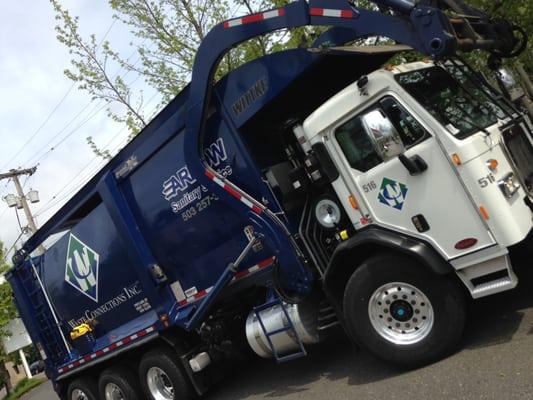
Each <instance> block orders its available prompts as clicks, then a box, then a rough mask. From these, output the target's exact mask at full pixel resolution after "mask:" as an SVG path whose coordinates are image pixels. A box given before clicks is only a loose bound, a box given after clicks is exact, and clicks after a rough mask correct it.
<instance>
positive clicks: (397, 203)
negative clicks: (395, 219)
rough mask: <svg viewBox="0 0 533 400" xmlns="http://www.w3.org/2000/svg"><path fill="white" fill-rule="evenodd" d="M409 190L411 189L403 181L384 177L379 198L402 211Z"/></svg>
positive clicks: (383, 202) (381, 201)
mask: <svg viewBox="0 0 533 400" xmlns="http://www.w3.org/2000/svg"><path fill="white" fill-rule="evenodd" d="M408 190H409V189H408V188H407V186H406V185H405V184H403V183H400V182H396V181H394V180H392V179H388V178H383V182H382V183H381V188H380V190H379V195H378V199H379V201H380V203H382V204H385V205H386V206H389V207H392V208H395V209H397V210H400V211H401V209H402V208H403V205H404V203H405V198H406V197H407V191H408Z"/></svg>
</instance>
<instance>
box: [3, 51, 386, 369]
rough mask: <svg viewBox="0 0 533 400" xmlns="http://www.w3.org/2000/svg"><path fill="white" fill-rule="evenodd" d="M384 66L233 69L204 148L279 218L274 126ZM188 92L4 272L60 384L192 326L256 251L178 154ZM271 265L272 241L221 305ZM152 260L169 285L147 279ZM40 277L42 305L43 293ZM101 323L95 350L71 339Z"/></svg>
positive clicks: (282, 60) (231, 213)
mask: <svg viewBox="0 0 533 400" xmlns="http://www.w3.org/2000/svg"><path fill="white" fill-rule="evenodd" d="M385 59H386V58H384V57H383V56H381V57H369V56H363V58H361V56H324V55H319V54H312V53H310V52H308V51H306V50H290V51H285V52H282V53H277V54H273V55H269V56H266V57H263V58H261V59H258V60H256V61H254V62H252V63H249V64H247V65H245V66H243V67H241V68H239V69H238V70H236V71H234V72H233V73H231V74H230V75H228V76H227V77H226V78H224V79H223V80H222V81H220V82H219V83H218V84H217V85H216V87H215V90H214V96H213V102H212V105H211V110H210V113H209V117H208V120H207V126H206V132H207V133H206V138H205V141H204V155H205V157H206V159H207V161H208V163H209V164H210V166H211V167H212V168H214V169H215V170H216V171H218V172H219V173H221V174H223V175H224V176H226V177H231V179H232V181H234V182H235V183H237V184H238V185H239V187H240V188H242V189H244V191H246V192H247V193H249V194H250V195H251V196H253V197H254V198H258V199H262V202H263V203H264V204H268V206H269V208H270V209H271V210H272V211H274V212H279V211H282V210H281V208H280V206H279V203H278V199H277V198H276V197H275V194H274V193H273V191H272V190H271V189H270V188H269V186H267V185H266V184H265V182H264V179H263V178H264V174H263V172H264V171H263V169H264V168H265V167H266V166H269V165H273V164H276V163H277V162H282V161H283V160H284V155H283V154H279V150H277V147H276V146H275V145H274V144H275V143H274V142H275V140H278V139H276V135H275V134H274V133H275V132H274V129H276V127H279V125H280V124H281V123H282V122H283V120H284V119H286V118H288V117H290V116H291V115H293V114H294V112H295V111H296V114H297V115H298V113H300V114H301V115H302V116H303V115H306V114H308V113H309V112H311V111H312V109H313V108H315V107H317V106H318V105H319V104H320V103H321V102H323V101H324V100H325V99H327V98H328V97H329V96H331V95H333V94H334V93H335V92H336V91H338V90H340V89H341V88H342V87H344V86H345V85H347V84H349V83H350V82H352V81H353V80H355V79H357V77H358V76H360V75H361V74H362V73H363V72H366V71H369V70H372V69H374V68H376V67H378V66H379V65H380V63H382V62H383V61H384V60H385ZM317 73H318V74H323V75H324V76H326V75H327V76H330V77H332V76H335V78H331V79H330V80H329V81H327V80H323V81H321V82H317V81H316V79H311V78H312V77H313V76H315V77H316V76H317ZM188 90H189V89H188V88H186V89H185V90H184V91H183V92H182V93H181V94H180V95H179V96H177V97H176V99H174V100H173V101H172V102H171V103H170V104H169V105H168V106H167V107H166V108H165V109H164V110H163V111H162V112H161V113H160V114H159V115H158V116H157V117H156V118H155V119H154V120H153V121H152V122H151V123H150V124H149V125H148V126H147V127H146V128H145V129H144V130H143V132H141V133H140V135H139V136H138V137H137V138H135V140H133V141H132V143H130V144H129V145H128V146H127V147H126V148H125V149H123V150H122V151H121V152H120V154H118V155H117V156H116V157H115V158H114V159H113V160H112V161H110V163H109V164H108V165H107V166H106V167H105V168H104V169H103V170H102V171H101V172H100V173H99V174H98V175H97V176H96V177H95V178H94V179H93V180H92V181H91V182H89V183H88V184H87V185H86V186H85V187H84V188H83V189H82V190H81V191H80V192H79V193H78V194H76V195H75V196H74V198H73V199H72V200H71V201H69V203H68V204H67V205H65V206H64V207H63V208H62V209H61V210H60V211H59V212H58V213H57V215H55V216H54V217H53V218H52V219H51V220H50V221H48V222H47V224H46V225H45V226H43V227H42V228H41V229H40V231H39V232H37V234H36V235H34V236H33V238H32V239H31V245H34V244H36V243H40V242H41V241H43V240H45V239H47V238H48V237H49V236H51V235H53V234H61V235H62V236H61V238H60V239H59V240H58V241H57V242H56V243H55V244H54V245H52V246H51V247H50V248H49V249H48V250H47V251H46V253H45V254H44V255H42V256H38V257H35V258H33V259H31V260H28V261H26V262H24V263H21V264H20V265H18V266H17V267H16V268H15V269H14V270H13V271H12V272H11V273H10V276H9V281H10V283H11V284H12V286H13V288H14V291H15V295H16V299H17V304H18V308H19V310H20V314H21V317H22V318H23V320H24V322H25V323H26V326H27V327H28V330H29V332H30V335H31V336H32V339H33V341H34V343H38V345H39V346H40V347H42V349H43V350H44V351H45V353H46V355H47V373H48V375H49V376H51V377H53V378H58V379H60V378H62V377H63V376H67V375H68V373H69V372H70V371H72V370H74V369H76V368H81V367H83V364H87V365H88V364H89V363H90V362H93V360H94V362H95V361H97V360H98V358H100V357H106V355H107V354H108V353H109V354H111V353H110V351H118V350H120V349H118V348H119V347H122V346H124V347H125V346H126V344H128V345H129V344H130V343H133V342H136V341H137V342H138V341H141V340H144V339H145V338H149V337H151V336H153V335H157V333H158V332H160V331H162V330H164V329H167V328H169V327H172V326H178V327H182V328H183V327H186V322H187V320H188V318H190V316H191V313H193V312H194V310H195V309H196V307H197V305H198V303H199V302H200V301H201V299H202V298H203V297H205V295H206V294H207V293H208V292H209V290H210V288H212V287H213V285H215V283H216V282H217V280H218V279H219V277H220V276H221V275H222V273H223V272H224V270H225V269H226V267H227V266H228V264H229V263H231V262H233V261H234V260H235V259H236V257H237V256H238V255H239V253H240V252H241V251H242V249H243V248H244V247H245V246H246V244H247V243H248V240H249V234H250V232H253V218H260V217H259V216H257V215H255V216H251V215H246V214H242V213H238V212H237V211H235V210H234V209H233V208H230V207H228V206H227V205H226V204H225V203H223V202H222V201H220V200H219V198H218V197H217V196H216V195H214V194H212V193H211V192H209V191H208V190H207V189H206V188H205V187H204V186H202V185H200V184H198V183H197V177H195V176H193V175H191V173H190V171H189V170H188V168H187V165H186V164H185V162H184V154H183V152H184V149H183V147H184V146H183V138H184V135H183V131H184V119H185V113H186V110H187V107H186V105H187V98H188V94H189V93H188ZM304 90H307V94H306V96H303V91H304ZM274 100H276V101H274ZM277 159H279V160H277ZM250 214H252V213H250ZM287 218H288V223H289V224H291V226H292V227H293V229H294V231H295V232H296V231H297V224H292V222H291V215H290V214H288V215H287ZM251 220H252V223H251V222H250V221H251ZM147 254H149V256H147ZM277 256H278V254H277V251H276V244H275V243H270V242H265V243H263V244H261V246H260V247H257V246H256V248H255V249H254V251H253V252H252V253H251V254H250V255H249V256H248V257H246V258H245V260H244V261H243V263H242V264H241V266H240V267H239V271H238V272H237V274H236V276H235V278H234V279H233V281H232V282H231V284H230V285H228V287H227V288H226V289H225V290H224V293H222V296H221V297H222V298H224V296H228V295H229V294H232V293H235V292H236V291H238V290H241V289H242V288H245V287H249V286H253V285H256V284H260V285H262V286H265V285H267V284H268V282H269V281H271V280H272V279H273V277H272V270H273V263H274V262H275V261H277V260H276V257H277ZM152 260H155V262H156V264H157V265H158V266H159V267H160V268H162V270H163V271H164V274H165V277H164V279H159V278H157V277H154V274H153V273H151V268H152V267H153V263H152V262H151V261H152ZM280 262H281V263H283V264H284V266H285V265H286V266H287V268H285V269H284V271H285V272H283V273H285V274H287V275H286V276H282V278H284V279H285V281H286V282H288V284H287V285H288V286H289V287H290V285H291V284H294V285H296V286H294V287H295V288H297V287H298V286H297V285H299V283H298V282H301V281H304V282H307V284H309V285H310V284H312V277H311V275H305V274H302V272H301V271H302V270H301V269H299V268H300V267H299V266H298V261H297V260H296V259H295V260H280ZM293 265H294V266H295V267H294V268H293V269H292V270H291V267H292V266H293ZM33 271H35V272H36V273H37V274H35V273H34V272H33ZM37 275H38V278H39V279H40V280H41V282H42V284H43V286H44V287H45V288H46V294H47V296H46V295H45V293H43V292H42V291H40V290H38V284H39V279H36V276H37ZM156 275H157V274H156ZM47 297H48V298H47ZM48 303H49V305H50V306H51V307H52V308H53V310H54V311H55V314H56V317H57V320H58V321H57V323H56V321H55V319H54V315H53V314H52V312H51V311H50V308H49V307H47V305H48ZM161 316H165V317H164V318H163V320H164V323H163V322H162V318H161ZM93 319H95V320H96V321H97V325H96V328H95V331H94V335H93V337H92V338H91V340H93V341H92V342H90V343H89V344H88V346H83V347H80V346H79V345H77V344H76V343H74V342H73V341H72V340H71V339H70V336H69V335H70V332H71V331H72V330H73V328H75V327H77V326H78V325H80V324H82V323H85V322H87V321H90V320H93ZM56 325H57V326H59V327H60V328H59V329H57V328H56ZM60 331H61V332H60ZM62 336H63V337H64V338H65V339H63V337H62ZM65 341H66V342H67V343H65ZM117 343H118V345H117ZM67 348H68V350H67ZM87 349H88V350H90V351H88V350H87Z"/></svg>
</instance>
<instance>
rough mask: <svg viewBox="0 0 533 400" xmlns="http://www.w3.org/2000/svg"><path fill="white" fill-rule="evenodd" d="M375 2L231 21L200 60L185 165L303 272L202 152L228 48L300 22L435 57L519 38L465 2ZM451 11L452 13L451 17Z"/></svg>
mask: <svg viewBox="0 0 533 400" xmlns="http://www.w3.org/2000/svg"><path fill="white" fill-rule="evenodd" d="M375 3H376V4H377V5H378V6H379V8H380V10H381V11H370V10H366V9H360V8H358V7H356V2H355V1H354V0H350V1H348V0H309V1H306V0H298V1H295V2H293V3H290V4H288V5H287V6H285V7H283V8H279V9H276V10H271V11H267V12H262V13H258V14H254V15H249V16H246V17H242V18H236V19H232V20H229V21H226V22H224V23H221V24H219V25H217V26H216V27H215V28H213V29H212V30H211V32H210V33H209V34H208V35H207V36H206V38H205V39H204V41H203V43H202V45H201V46H200V48H199V50H198V54H197V57H196V60H195V64H194V69H193V75H192V82H191V86H190V92H189V93H190V95H189V103H188V106H189V109H188V117H187V121H186V132H185V141H184V147H185V160H186V162H187V166H188V168H189V170H190V172H191V174H192V175H193V176H195V177H197V179H198V183H201V184H202V185H204V186H205V187H207V188H209V189H210V190H211V191H212V192H214V193H216V194H217V195H218V196H219V197H220V198H221V199H222V200H223V201H225V202H226V203H227V204H228V205H230V206H231V207H233V208H235V209H237V211H238V212H242V213H249V215H250V219H251V220H252V221H254V222H255V223H256V228H257V231H258V232H260V233H262V234H263V236H264V237H265V240H267V241H268V240H269V239H270V240H271V241H273V242H274V243H275V244H276V246H274V247H275V248H276V251H277V252H278V259H279V261H280V265H282V266H283V265H284V260H289V262H288V263H286V264H288V265H290V268H292V269H293V271H295V273H296V274H300V275H301V276H303V277H305V268H303V266H302V265H301V263H300V262H299V260H297V259H295V257H294V254H299V249H298V247H297V245H296V244H295V242H294V241H293V239H292V238H291V237H290V234H289V231H288V229H287V228H286V227H285V225H284V224H283V222H282V221H281V220H280V219H279V218H278V216H277V215H276V214H274V213H273V212H271V211H270V210H269V209H268V208H267V207H266V206H265V205H264V204H262V202H261V201H259V200H257V199H254V198H252V197H251V196H249V195H248V194H247V193H245V192H244V191H243V190H241V189H240V188H239V187H238V186H237V185H235V184H234V183H233V182H230V181H229V180H228V179H226V178H225V177H224V176H222V175H221V174H219V173H217V171H215V170H213V169H212V168H211V167H210V166H209V165H208V164H207V162H206V160H205V158H204V155H203V151H202V149H203V147H204V146H203V138H204V131H205V125H206V119H207V117H206V116H207V110H208V108H209V106H210V103H211V94H212V93H211V91H212V88H213V82H214V81H213V79H214V74H215V72H216V70H217V67H218V65H219V63H220V61H221V59H222V57H223V56H224V55H225V54H226V52H228V51H229V50H230V49H231V48H232V47H234V46H236V45H238V44H239V43H242V42H244V41H246V40H249V39H252V38H254V37H257V36H260V35H263V34H266V33H269V32H273V31H276V30H280V29H288V28H295V27H302V26H331V27H336V28H344V29H350V30H353V32H354V35H353V36H354V38H365V37H369V36H374V35H379V36H385V37H388V38H391V39H393V40H395V41H397V42H400V43H403V44H405V45H408V46H410V47H412V48H413V49H415V50H418V51H419V52H421V53H424V54H427V55H429V56H432V57H435V58H443V57H447V56H452V55H454V54H455V53H456V52H457V51H458V50H464V51H471V50H473V49H486V50H489V51H492V52H499V53H500V54H501V55H502V56H505V55H509V54H510V53H512V52H513V51H514V48H515V47H516V45H517V43H518V42H519V41H518V40H517V39H516V38H515V36H514V31H515V28H514V27H512V26H511V25H510V24H505V23H501V22H498V23H493V22H491V20H490V18H489V17H487V16H485V15H484V14H483V13H482V12H480V11H478V10H475V9H473V8H471V7H468V6H466V5H465V4H464V3H463V2H462V0H419V1H418V2H417V3H416V4H415V3H414V2H412V1H410V0H375ZM446 12H448V14H447V13H446ZM450 13H451V15H455V16H453V17H450V16H448V15H449V14H450ZM235 198H237V199H238V200H239V201H235ZM306 279H307V278H304V279H303V281H306Z"/></svg>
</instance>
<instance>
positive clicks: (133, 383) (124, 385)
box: [98, 366, 143, 400]
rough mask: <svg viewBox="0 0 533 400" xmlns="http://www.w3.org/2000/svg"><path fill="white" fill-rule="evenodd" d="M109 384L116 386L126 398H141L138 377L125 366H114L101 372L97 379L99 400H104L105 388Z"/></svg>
mask: <svg viewBox="0 0 533 400" xmlns="http://www.w3.org/2000/svg"><path fill="white" fill-rule="evenodd" d="M109 384H114V385H116V386H118V388H119V389H120V392H121V393H122V395H123V397H124V399H126V400H143V396H142V393H141V385H139V379H138V377H137V375H136V374H135V373H134V372H133V371H132V370H130V369H129V368H128V367H126V366H114V367H111V368H109V369H106V370H105V371H104V372H102V374H101V375H100V379H99V380H98V392H99V393H100V399H101V400H105V398H106V397H105V390H106V386H107V385H109Z"/></svg>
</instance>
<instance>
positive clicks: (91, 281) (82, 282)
mask: <svg viewBox="0 0 533 400" xmlns="http://www.w3.org/2000/svg"><path fill="white" fill-rule="evenodd" d="M99 261H100V255H99V254H98V253H97V252H96V251H94V250H93V249H91V248H90V247H89V246H87V245H86V244H85V243H83V242H82V241H81V240H80V239H78V238H77V237H76V236H74V235H73V234H70V237H69V240H68V251H67V262H66V268H65V281H66V282H67V283H69V284H70V285H71V286H73V287H74V288H75V289H77V290H79V291H80V292H81V293H83V294H84V295H85V296H87V297H89V298H90V299H91V300H94V301H96V302H97V303H98V264H99Z"/></svg>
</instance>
